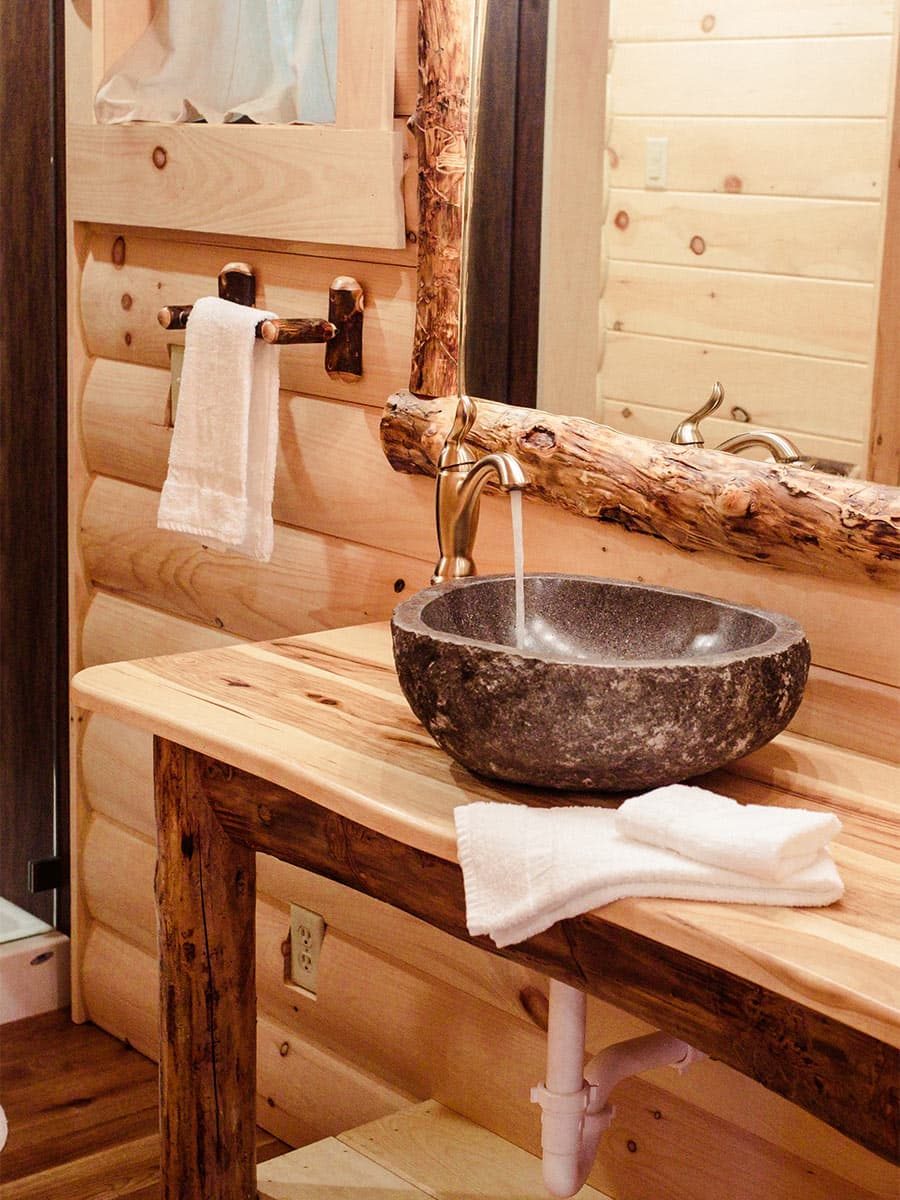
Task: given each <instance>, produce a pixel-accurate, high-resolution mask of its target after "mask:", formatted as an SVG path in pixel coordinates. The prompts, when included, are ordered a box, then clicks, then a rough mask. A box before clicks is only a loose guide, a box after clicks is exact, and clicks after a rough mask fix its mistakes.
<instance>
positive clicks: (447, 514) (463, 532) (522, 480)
mask: <svg viewBox="0 0 900 1200" xmlns="http://www.w3.org/2000/svg"><path fill="white" fill-rule="evenodd" d="M477 417H478V406H477V405H476V403H475V401H474V400H473V399H472V397H471V396H460V398H459V403H458V404H457V406H456V416H455V417H454V419H453V425H452V427H451V429H450V432H449V433H448V434H447V439H446V441H445V442H444V445H443V448H442V449H441V453H440V456H439V457H438V473H437V486H436V488H435V515H436V517H437V536H438V549H439V550H440V555H441V556H440V558H439V559H438V562H437V565H436V566H435V568H434V574H433V575H432V577H431V582H432V583H443V582H444V581H445V580H447V579H462V578H464V577H465V576H467V575H474V574H475V560H474V559H473V557H472V551H473V548H474V545H475V534H476V533H477V531H478V513H479V509H480V506H481V493H482V490H483V489H484V485H485V484H486V483H487V482H488V480H489V479H494V480H496V482H497V483H499V485H500V487H501V488H503V490H504V491H505V492H511V491H515V490H517V489H522V488H525V487H527V485H528V479H527V477H526V475H525V472H524V471H523V470H522V468H521V466H520V465H519V462H518V460H517V459H516V458H514V457H513V455H512V454H486V455H485V456H484V458H478V459H476V457H475V455H474V454H473V452H472V450H471V448H470V447H469V446H468V445H467V444H466V438H467V437H468V435H469V431H470V430H471V428H472V426H473V425H474V424H475V421H476V418H477Z"/></svg>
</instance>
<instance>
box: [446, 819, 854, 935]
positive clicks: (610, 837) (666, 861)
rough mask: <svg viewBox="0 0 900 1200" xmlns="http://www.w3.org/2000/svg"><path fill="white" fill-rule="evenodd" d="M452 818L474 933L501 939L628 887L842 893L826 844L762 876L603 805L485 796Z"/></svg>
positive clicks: (809, 898)
mask: <svg viewBox="0 0 900 1200" xmlns="http://www.w3.org/2000/svg"><path fill="white" fill-rule="evenodd" d="M454 817H455V820H456V836H457V845H458V851H459V862H460V866H461V867H462V871H463V881H464V884H465V892H466V923H467V925H468V928H469V933H471V934H472V935H473V936H477V935H479V934H483V933H487V934H490V936H491V937H492V938H493V939H494V941H495V942H496V944H497V945H498V946H501V947H502V946H510V945H512V944H513V943H515V942H521V941H523V940H524V939H525V938H529V937H532V936H533V935H534V934H536V933H540V932H541V930H544V929H548V928H549V927H550V926H551V925H553V924H554V923H555V922H556V921H561V920H564V919H565V918H566V917H574V916H577V915H578V914H579V913H584V912H589V911H590V910H591V909H594V908H599V907H601V906H602V905H604V904H610V903H611V902H612V901H613V900H620V899H622V898H623V897H625V896H658V897H666V898H672V899H684V900H720V901H722V900H724V901H730V902H732V903H735V904H783V905H791V906H796V905H813V906H815V905H823V904H832V903H833V902H834V901H835V900H839V899H840V898H841V896H842V895H843V893H844V885H843V883H842V882H841V878H840V876H839V875H838V872H837V868H836V867H835V865H834V863H833V862H832V860H831V858H830V856H829V855H828V853H827V852H826V851H824V850H823V851H822V852H821V853H820V854H819V856H818V857H817V859H816V861H815V862H814V863H813V864H812V865H811V866H808V867H806V868H804V869H803V870H802V871H798V872H797V873H796V874H795V875H793V876H791V878H790V879H786V880H784V881H783V882H781V883H763V882H761V881H760V880H759V879H755V878H754V877H753V876H751V875H741V874H739V873H738V872H736V871H724V870H722V869H721V868H720V867H712V866H709V865H708V864H707V863H699V862H694V861H692V860H691V859H689V858H683V857H682V856H681V855H679V854H675V853H674V852H673V851H671V850H661V849H659V848H658V847H656V846H649V845H646V844H644V843H641V842H633V841H631V840H630V839H628V838H626V837H623V836H622V834H621V833H620V832H619V831H618V830H617V829H616V814H615V812H613V811H608V810H607V809H603V808H549V809H543V808H526V807H525V806H523V805H513V804H491V803H483V802H479V803H475V804H468V805H464V806H462V807H460V808H457V809H456V810H455V811H454Z"/></svg>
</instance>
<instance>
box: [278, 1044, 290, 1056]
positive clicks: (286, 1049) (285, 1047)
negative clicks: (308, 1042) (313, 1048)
mask: <svg viewBox="0 0 900 1200" xmlns="http://www.w3.org/2000/svg"><path fill="white" fill-rule="evenodd" d="M290 1050H291V1047H290V1045H289V1044H288V1043H287V1042H282V1043H281V1045H280V1046H279V1047H278V1053H279V1054H280V1055H281V1057H282V1058H287V1056H288V1054H289V1053H290Z"/></svg>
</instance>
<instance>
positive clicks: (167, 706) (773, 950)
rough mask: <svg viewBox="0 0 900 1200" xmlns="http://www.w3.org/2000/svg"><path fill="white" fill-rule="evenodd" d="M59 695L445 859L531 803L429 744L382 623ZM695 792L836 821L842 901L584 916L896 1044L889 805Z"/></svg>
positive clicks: (732, 781)
mask: <svg viewBox="0 0 900 1200" xmlns="http://www.w3.org/2000/svg"><path fill="white" fill-rule="evenodd" d="M73 694H74V699H75V702H76V704H78V705H79V706H81V707H82V708H84V709H88V710H91V711H95V712H101V713H105V714H106V715H108V716H111V717H115V718H117V719H119V720H121V721H123V722H125V723H127V724H130V725H134V726H138V727H140V728H142V729H145V730H147V731H149V732H152V733H154V734H156V735H158V736H160V737H162V738H165V739H167V740H169V741H172V742H176V743H178V744H180V745H183V746H185V747H187V748H188V749H190V750H195V751H198V752H200V753H202V754H205V755H208V756H210V757H212V758H215V759H218V760H220V761H221V762H224V763H226V764H228V765H229V766H232V767H238V768H240V769H241V770H243V771H246V772H248V773H250V774H252V775H255V776H258V777H259V778H261V779H264V780H266V781H268V782H270V783H274V784H277V785H279V786H280V787H283V788H286V789H288V790H289V791H291V792H295V793H298V794H299V795H301V796H304V797H305V798H306V799H308V800H312V801H313V802H315V803H316V804H319V805H321V806H323V807H325V808H327V809H329V810H331V811H333V812H336V813H338V814H339V815H340V816H343V817H346V818H349V819H350V820H352V821H355V822H358V823H359V824H360V825H363V826H365V827H366V828H367V829H370V830H373V831H375V832H376V833H379V834H382V835H384V836H386V837H389V838H391V839H393V840H394V841H397V842H400V843H402V844H404V845H406V846H409V847H413V848H415V849H418V850H423V851H426V852H427V853H429V854H432V855H434V856H436V857H438V858H442V859H445V860H447V861H450V862H455V861H456V839H455V833H454V826H453V809H454V808H455V807H456V806H457V805H459V804H465V803H467V802H471V801H473V800H485V799H490V800H502V801H507V802H511V803H524V802H526V800H527V802H529V803H532V804H533V803H535V802H536V801H537V802H538V803H540V799H541V795H542V794H541V793H540V792H535V793H529V792H527V791H526V790H523V789H519V788H516V787H513V786H506V785H500V784H492V783H488V782H486V781H483V780H479V779H477V778H475V777H474V776H472V775H470V774H469V773H468V772H467V771H465V770H464V769H463V768H462V767H460V766H458V765H457V764H456V763H454V762H453V761H452V760H451V759H449V758H448V757H447V756H446V755H445V754H444V753H443V751H441V750H439V749H438V748H437V746H436V745H435V744H434V742H433V741H432V739H431V737H430V736H429V735H428V734H427V733H426V732H425V730H424V729H423V728H422V726H421V725H420V724H419V722H418V721H417V720H416V718H415V717H414V716H413V715H412V713H411V712H410V709H409V707H408V705H407V703H406V701H405V699H404V698H403V695H402V693H401V692H400V688H399V685H398V683H397V678H396V674H395V671H394V665H393V657H392V654H391V643H390V630H389V627H388V626H387V625H386V624H378V625H364V626H358V627H355V628H350V629H341V630H333V631H329V632H327V633H319V634H308V635H305V636H302V637H294V638H285V639H279V640H278V641H274V642H262V643H257V644H253V645H251V644H240V645H235V646H229V647H225V648H222V649H214V650H205V651H201V652H197V653H188V654H177V655H172V656H169V657H165V658H153V659H142V660H138V661H135V662H126V663H111V664H109V665H105V666H98V667H91V668H88V669H87V670H84V671H82V672H81V673H80V674H79V675H77V676H76V678H75V680H74V684H73ZM703 782H704V784H705V785H707V786H710V787H712V788H714V789H715V790H717V791H720V792H722V793H724V794H730V795H732V796H734V797H735V798H736V799H740V800H751V801H753V802H754V803H772V804H778V805H785V806H795V807H797V806H804V807H811V808H815V807H818V808H831V809H833V810H834V811H836V812H837V815H838V816H839V817H840V819H841V821H842V822H843V825H844V829H843V833H842V834H841V835H840V837H839V838H838V839H837V841H836V842H835V843H834V845H833V847H832V849H833V853H834V858H835V861H836V862H837V865H838V867H839V869H840V872H841V875H842V876H843V879H844V881H845V884H846V894H845V896H844V898H843V900H841V901H840V902H839V903H837V904H834V905H831V906H830V907H827V908H775V907H756V906H750V905H731V904H713V903H700V902H694V901H673V900H650V899H629V900H619V901H617V902H616V903H614V904H611V905H608V906H607V907H606V908H604V909H602V910H599V911H598V913H596V914H595V916H597V917H600V918H602V920H603V921H604V922H605V923H607V924H608V925H610V926H613V927H615V926H619V927H622V928H624V929H628V930H630V931H632V932H634V933H637V934H640V935H643V936H644V937H647V938H649V939H652V940H653V941H655V942H659V943H662V944H664V945H666V946H669V947H671V948H673V949H675V950H678V951H681V952H683V953H685V954H688V955H691V956H693V957H695V958H697V959H700V960H701V961H703V962H705V963H709V964H710V965H712V966H714V967H719V968H722V969H724V970H726V971H728V972H731V973H732V974H734V975H737V976H739V977H741V978H742V979H745V980H747V981H749V982H751V983H756V984H758V985H760V986H761V987H763V988H765V989H766V990H767V991H769V992H774V993H777V994H779V995H781V996H783V997H785V998H786V999H790V1000H796V1001H798V1002H800V1003H801V1004H803V1005H804V1006H805V1007H807V1008H810V1009H813V1010H815V1011H818V1012H820V1013H822V1014H825V1015H826V1016H828V1017H830V1018H832V1019H833V1020H837V1021H839V1022H840V1023H841V1024H843V1025H847V1026H849V1027H851V1028H853V1029H856V1030H859V1031H861V1032H863V1033H866V1034H868V1035H870V1036H872V1037H875V1038H877V1039H878V1040H879V1041H880V1042H883V1043H887V1044H888V1045H891V1046H894V1047H898V1046H900V837H898V812H900V809H898V808H897V807H896V806H895V805H894V804H892V803H891V800H890V798H889V797H887V796H883V795H882V796H877V795H876V796H874V797H873V796H863V795H854V794H853V792H852V789H844V790H843V791H840V790H838V794H837V797H836V799H835V800H834V801H830V802H828V803H827V804H826V803H825V802H823V801H817V800H810V799H808V798H807V797H805V796H801V795H798V794H795V793H792V792H789V791H785V790H782V789H780V788H776V787H772V786H771V785H769V784H764V783H759V782H755V781H753V780H751V779H747V778H741V777H739V776H737V775H731V774H729V773H727V772H723V771H720V772H717V773H715V775H713V776H707V777H706V779H704V781H703ZM544 795H546V793H544ZM601 802H602V803H610V804H612V803H615V802H616V801H615V798H611V797H610V798H606V799H605V800H603V799H601Z"/></svg>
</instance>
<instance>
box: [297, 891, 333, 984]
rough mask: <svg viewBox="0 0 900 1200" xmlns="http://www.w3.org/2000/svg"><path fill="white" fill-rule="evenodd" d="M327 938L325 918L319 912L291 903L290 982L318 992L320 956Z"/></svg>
mask: <svg viewBox="0 0 900 1200" xmlns="http://www.w3.org/2000/svg"><path fill="white" fill-rule="evenodd" d="M324 940H325V919H324V917H320V916H319V914H318V913H314V912H310V911H309V909H308V908H301V907H300V905H299V904H292V905H291V960H290V982H291V983H294V984H296V985H297V987H299V988H303V990H304V991H305V992H309V994H310V995H311V996H315V994H316V984H317V982H318V978H319V956H320V954H321V953H322V942H323V941H324Z"/></svg>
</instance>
